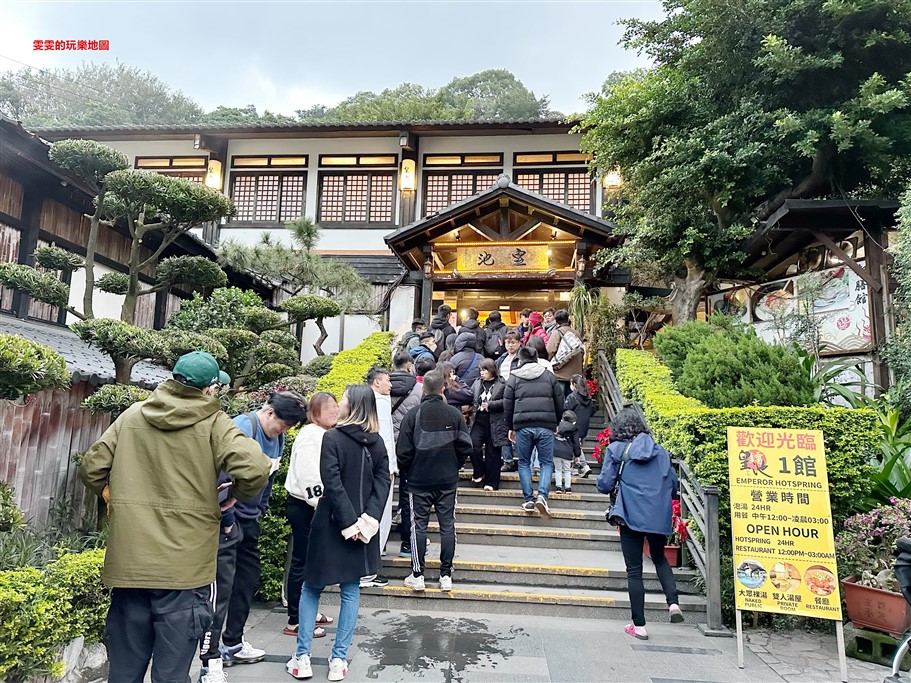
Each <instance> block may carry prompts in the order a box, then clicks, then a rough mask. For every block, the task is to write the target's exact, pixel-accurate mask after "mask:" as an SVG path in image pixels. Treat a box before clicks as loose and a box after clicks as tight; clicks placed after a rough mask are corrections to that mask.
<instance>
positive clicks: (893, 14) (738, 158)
mask: <svg viewBox="0 0 911 683" xmlns="http://www.w3.org/2000/svg"><path fill="white" fill-rule="evenodd" d="M664 7H665V10H666V17H665V18H664V19H662V20H659V21H639V20H628V21H626V22H624V23H625V25H626V34H625V37H624V44H625V45H626V46H627V47H629V48H632V49H638V50H640V51H642V52H645V53H646V54H647V55H648V56H649V57H650V58H651V59H652V60H653V62H654V65H655V66H654V67H653V68H652V69H651V70H649V71H638V72H634V73H630V74H625V75H614V76H613V77H611V78H609V79H608V81H607V82H606V83H605V85H604V87H603V89H602V91H601V92H600V93H598V94H596V95H592V96H591V98H590V103H591V108H590V110H589V112H588V113H587V114H586V116H585V117H584V122H583V126H582V128H581V130H583V131H584V136H583V147H584V148H586V149H587V150H589V151H591V152H592V153H593V155H594V163H595V165H596V166H597V167H598V168H599V169H601V170H602V171H603V172H606V171H609V170H612V169H619V170H620V172H621V174H622V176H623V179H624V185H623V189H622V195H621V197H620V198H619V199H620V201H618V202H617V203H616V204H615V205H614V207H613V208H614V213H615V217H616V220H617V222H618V223H619V224H620V226H621V231H622V232H623V233H624V234H626V236H627V239H626V243H625V245H624V246H623V247H622V248H621V249H620V250H619V251H616V252H614V253H612V254H610V255H609V258H611V259H612V260H614V261H615V262H621V263H625V264H626V265H629V266H632V267H636V268H639V269H641V270H644V271H646V272H648V273H651V274H652V275H653V276H655V277H657V278H660V279H664V280H665V281H671V282H672V283H673V284H674V287H675V294H674V297H673V299H672V304H673V306H674V313H675V319H677V320H687V319H691V318H692V317H693V316H694V315H695V307H696V304H697V301H698V296H699V294H700V293H701V291H702V289H703V287H704V286H705V285H707V284H710V283H711V282H712V280H713V279H715V277H717V275H718V273H719V271H725V270H727V271H732V270H734V269H736V267H737V264H738V263H739V258H740V254H739V250H738V249H737V245H738V244H739V242H740V241H741V240H742V238H743V237H744V236H746V235H747V234H749V233H750V231H751V230H752V226H751V218H753V219H755V220H757V221H760V220H764V219H765V218H766V217H768V216H769V215H770V214H771V213H772V212H774V210H775V209H776V208H778V207H779V206H780V205H781V203H782V202H783V201H784V200H785V199H788V198H792V197H793V198H811V197H825V196H832V197H838V198H840V197H844V196H848V195H854V196H876V197H888V196H896V194H897V192H898V191H899V188H900V187H901V186H902V183H903V182H905V181H906V180H907V178H908V177H909V171H911V168H909V162H908V159H909V153H911V76H909V74H908V69H909V64H911V8H909V6H908V5H907V4H904V5H899V6H896V5H895V3H894V2H889V1H888V0H870V2H865V3H854V2H850V1H849V0H805V1H803V2H798V3H795V2H791V1H790V0H735V2H729V1H728V0H688V1H687V2H681V1H680V0H665V2H664Z"/></svg>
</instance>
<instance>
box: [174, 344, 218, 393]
mask: <svg viewBox="0 0 911 683" xmlns="http://www.w3.org/2000/svg"><path fill="white" fill-rule="evenodd" d="M171 372H173V373H174V374H175V375H181V376H182V377H184V378H185V379H186V380H187V384H189V385H190V386H191V387H196V388H197V389H205V388H206V387H209V386H212V385H213V384H216V383H218V384H230V383H231V377H230V376H229V375H228V373H226V372H224V371H223V370H220V369H219V367H218V361H216V360H215V358H214V357H213V356H212V354H210V353H206V352H205V351H191V352H190V353H185V354H184V355H182V356H181V357H180V358H178V359H177V362H176V363H174V368H173V370H172V371H171Z"/></svg>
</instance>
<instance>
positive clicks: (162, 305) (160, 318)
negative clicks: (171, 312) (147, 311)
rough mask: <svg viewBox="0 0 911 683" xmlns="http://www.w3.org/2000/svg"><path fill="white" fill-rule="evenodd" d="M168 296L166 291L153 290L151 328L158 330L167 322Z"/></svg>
mask: <svg viewBox="0 0 911 683" xmlns="http://www.w3.org/2000/svg"><path fill="white" fill-rule="evenodd" d="M168 296H170V295H169V293H168V292H166V291H162V292H155V318H154V320H153V321H152V329H153V330H160V329H161V328H163V327H164V326H165V325H166V324H167V322H168V321H167V318H166V316H167V311H168Z"/></svg>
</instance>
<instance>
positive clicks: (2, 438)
mask: <svg viewBox="0 0 911 683" xmlns="http://www.w3.org/2000/svg"><path fill="white" fill-rule="evenodd" d="M93 391H94V387H93V386H91V385H90V384H89V383H88V382H80V383H78V384H74V385H72V387H71V388H70V389H69V390H62V391H42V392H41V393H39V394H35V395H34V396H33V397H32V401H31V402H30V403H29V404H28V405H17V404H15V403H12V402H11V401H0V480H2V481H5V482H6V483H8V484H11V485H12V486H13V488H14V489H15V490H16V504H17V505H19V507H20V508H21V509H22V511H23V512H24V513H25V516H26V519H28V520H29V521H31V522H33V523H36V524H43V523H44V522H46V521H47V519H48V514H49V512H50V510H52V509H53V507H54V505H55V504H56V503H57V502H58V501H60V500H67V501H69V503H70V504H72V505H73V509H74V511H75V513H76V514H77V515H79V516H80V517H81V516H82V515H83V514H84V513H85V512H86V511H87V510H92V509H94V507H93V506H94V505H95V499H94V497H92V496H90V495H87V492H86V489H85V486H83V484H82V482H81V481H80V480H79V475H78V473H77V472H76V466H75V464H73V462H72V460H71V459H70V456H71V455H72V454H73V453H82V452H84V451H86V450H88V448H89V446H91V445H92V444H93V443H94V442H95V441H96V440H97V439H98V437H100V436H101V434H102V432H104V430H105V429H107V427H108V425H109V424H110V422H111V418H110V415H107V414H98V415H94V414H92V413H90V412H89V411H88V410H84V409H83V408H80V407H79V405H80V403H82V401H83V399H84V398H86V397H87V396H88V395H89V394H91V393H92V392H93Z"/></svg>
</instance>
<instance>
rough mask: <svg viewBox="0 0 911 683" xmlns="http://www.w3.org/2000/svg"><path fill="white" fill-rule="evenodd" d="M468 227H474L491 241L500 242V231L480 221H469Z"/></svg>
mask: <svg viewBox="0 0 911 683" xmlns="http://www.w3.org/2000/svg"><path fill="white" fill-rule="evenodd" d="M468 227H470V228H472V229H473V230H474V231H475V232H477V233H479V234H480V235H481V236H482V237H486V238H487V239H489V240H490V241H491V242H498V241H499V240H500V233H498V232H497V231H496V230H494V229H493V228H491V227H490V226H488V225H485V224H484V223H481V222H480V221H468Z"/></svg>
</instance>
